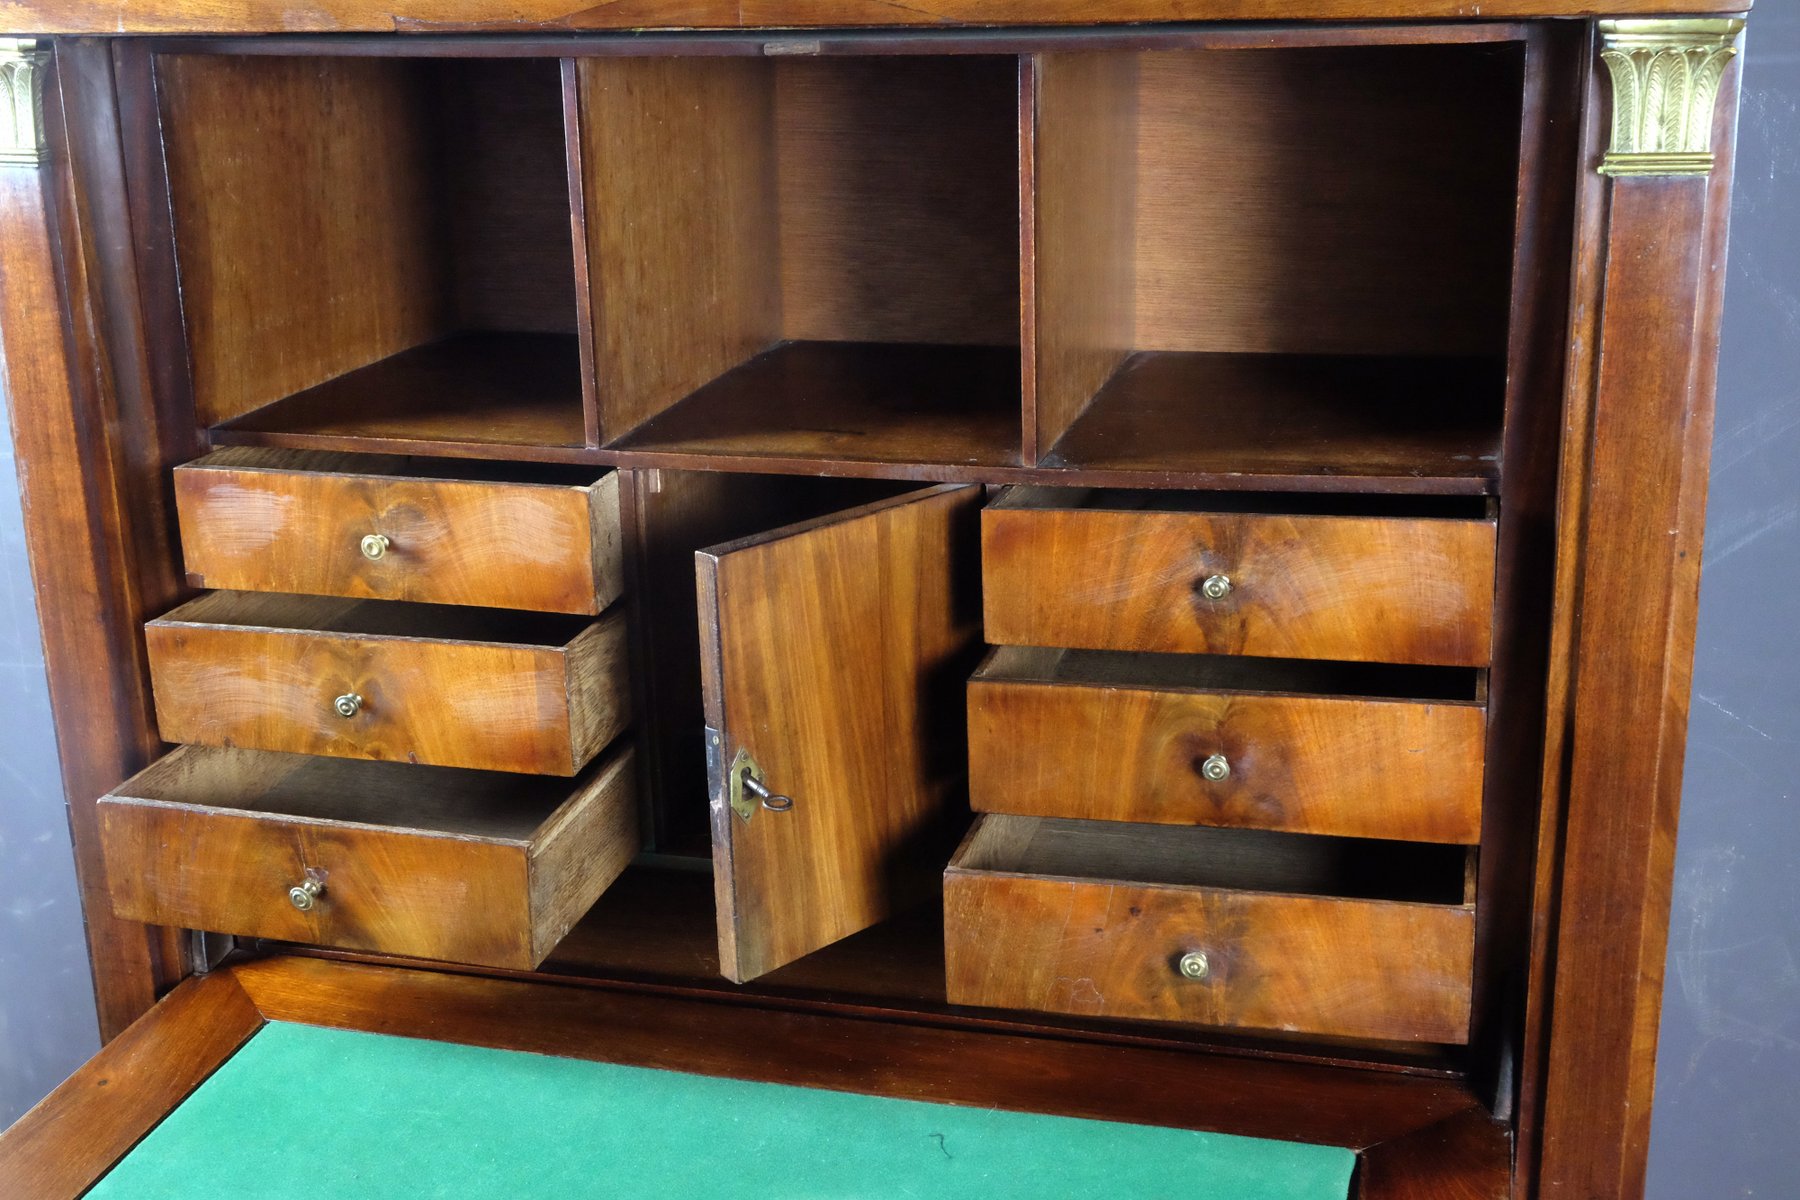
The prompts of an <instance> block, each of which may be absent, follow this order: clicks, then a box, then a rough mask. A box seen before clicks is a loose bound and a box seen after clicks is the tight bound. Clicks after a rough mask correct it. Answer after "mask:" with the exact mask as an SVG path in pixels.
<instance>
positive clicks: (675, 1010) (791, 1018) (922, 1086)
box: [233, 957, 1475, 1149]
mask: <svg viewBox="0 0 1800 1200" xmlns="http://www.w3.org/2000/svg"><path fill="white" fill-rule="evenodd" d="M233 973H234V974H235V975H236V977H237V978H238V979H239V980H240V982H241V983H242V984H243V986H244V987H245V989H246V990H247V991H248V992H249V993H250V994H251V996H252V997H253V998H254V999H255V1001H256V1003H257V1005H258V1006H259V1007H260V1008H261V1009H262V1010H263V1012H264V1013H265V1015H267V1016H268V1017H269V1018H270V1019H271V1020H296V1021H305V1022H310V1023H313V1024H328V1025H334V1026H339V1027H345V1028H352V1029H368V1030H371V1031H374V1032H385V1033H398V1034H403V1035H408V1036H414V1035H416V1034H417V1032H418V1031H420V1030H421V1029H422V1028H423V1025H422V1024H421V1022H429V1025H430V1036H432V1037H435V1038H438V1039H440V1040H444V1041H453V1042H463V1043H469V1044H476V1045H491V1046H498V1047H502V1048H508V1049H519V1050H528V1051H533V1052H536V1053H540V1054H558V1055H565V1056H571V1057H578V1058H590V1059H597V1060H599V1061H603V1062H621V1063H628V1064H632V1065H637V1066H646V1067H656V1068H661V1069H665V1070H676V1071H690V1072H694V1073H697V1074H703V1075H722V1076H726V1077H729V1078H737V1079H755V1080H765V1081H769V1082H780V1083H792V1084H798V1085H801V1086H808V1087H824V1088H831V1089H835V1090H841V1091H852V1092H863V1093H874V1094H878V1095H890V1096H898V1097H903V1098H907V1099H918V1100H936V1101H940V1102H944V1103H952V1104H972V1105H979V1106H985V1107H999V1108H1005V1109H1009V1110H1014V1111H1027V1112H1048V1113H1056V1114H1060V1115H1065V1116H1083V1117H1092V1118H1096V1119H1100V1120H1115V1121H1136V1122H1140V1123H1148V1124H1153V1125H1164V1126H1176V1127H1180V1128H1202V1129H1212V1130H1217V1131H1220V1132H1231V1133H1240V1134H1245V1135H1247V1136H1252V1137H1276V1138H1288V1139H1293V1140H1299V1141H1311V1142H1317V1143H1320V1144H1325V1145H1341V1146H1350V1147H1352V1148H1356V1149H1362V1148H1365V1147H1369V1146H1373V1145H1377V1144H1381V1143H1383V1142H1386V1141H1389V1140H1392V1139H1395V1138H1399V1137H1404V1136H1405V1135H1406V1134H1408V1133H1411V1132H1413V1131H1414V1130H1417V1129H1420V1128H1423V1127H1425V1126H1428V1125H1433V1124H1436V1123H1437V1122H1438V1121H1441V1120H1443V1119H1445V1118H1447V1117H1450V1116H1453V1115H1454V1114H1456V1113H1459V1112H1462V1111H1465V1110H1467V1109H1469V1108H1471V1107H1474V1104H1475V1102H1474V1100H1473V1097H1472V1096H1471V1095H1470V1094H1469V1093H1468V1091H1467V1090H1466V1089H1465V1088H1464V1087H1463V1085H1462V1084H1461V1083H1460V1082H1458V1081H1455V1080H1445V1079H1419V1078H1410V1077H1407V1076H1404V1075H1394V1074H1390V1073H1386V1072H1380V1071H1365V1070H1356V1069H1343V1068H1337V1067H1327V1066H1319V1065H1316V1064H1301V1063H1281V1062H1267V1061H1259V1060H1256V1059H1250V1058H1241V1057H1237V1056H1233V1055H1230V1054H1215V1053H1208V1052H1206V1051H1204V1050H1199V1051H1196V1050H1181V1049H1173V1048H1170V1047H1150V1046H1119V1045H1111V1046H1099V1045H1092V1044H1088V1043H1084V1042H1081V1041H1078V1040H1069V1039H1064V1038H1058V1037H1038V1036H1029V1035H1011V1036H1009V1035H1005V1034H994V1033H978V1032H974V1031H971V1030H961V1029H946V1028H942V1027H938V1026H934V1025H932V1024H930V1023H924V1022H909V1021H898V1022H879V1021H868V1020H863V1019H859V1018H857V1017H854V1016H835V1015H824V1014H817V1013H802V1012H793V1011H782V1010H781V1009H779V1008H777V1007H775V1006H773V1005H770V1004H768V1003H752V1004H721V1003H718V1002H716V1001H714V1000H710V999H703V998H695V997H689V996H679V995H672V994H668V993H666V992H660V991H646V990H644V989H637V988H630V987H620V986H616V985H614V986H609V985H604V984H602V985H587V986H581V985H571V984H570V983H568V982H567V981H565V982H564V983H563V984H562V985H561V986H557V985H547V984H545V983H543V982H538V981H515V980H505V979H483V978H478V977H473V976H468V975H450V974H445V973H441V972H431V971H417V970H405V969H397V968H395V967H376V966H364V965H353V964H345V963H336V962H328V961H321V960H318V959H312V958H306V959H300V958H293V957H275V958H270V959H265V960H262V961H259V962H251V963H245V964H243V965H241V966H239V967H237V968H235V970H234V972H233ZM951 1064H953V1065H954V1068H955V1069H947V1067H948V1065H951ZM1301 1097H1304V1098H1305V1100H1304V1102H1302V1103H1296V1099H1297V1098H1301Z"/></svg>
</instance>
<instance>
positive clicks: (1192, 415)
mask: <svg viewBox="0 0 1800 1200" xmlns="http://www.w3.org/2000/svg"><path fill="white" fill-rule="evenodd" d="M1505 382H1506V381H1505V372H1504V369H1503V367H1502V366H1501V365H1500V364H1498V363H1494V362H1489V361H1486V360H1481V359H1468V358H1441V359H1440V358H1412V357H1403V358H1391V357H1364V356H1349V355H1290V354H1225V353H1175V352H1145V353H1138V354H1134V355H1132V356H1131V357H1129V358H1128V359H1126V360H1125V362H1124V363H1123V364H1122V365H1121V366H1120V367H1119V369H1118V370H1117V371H1116V372H1114V374H1113V376H1112V377H1111V378H1110V379H1109V380H1108V381H1107V383H1106V385H1105V386H1104V387H1102V388H1101V389H1100V391H1099V393H1098V394H1097V395H1096V396H1095V397H1094V399H1093V400H1092V402H1090V403H1089V404H1088V406H1087V408H1086V409H1085V410H1084V411H1083V412H1082V413H1081V415H1080V416H1079V417H1077V418H1076V420H1075V422H1074V424H1073V425H1071V426H1070V428H1069V431H1068V432H1067V433H1065V434H1064V435H1063V436H1062V438H1061V439H1059V440H1058V441H1057V443H1056V444H1055V445H1054V446H1053V447H1051V449H1050V452H1049V453H1048V454H1047V455H1046V456H1045V458H1044V462H1043V465H1044V466H1048V467H1056V468H1064V469H1071V470H1080V471H1093V472H1099V473H1106V474H1111V473H1115V472H1122V473H1142V474H1144V475H1147V476H1162V477H1169V476H1196V475H1201V476H1207V475H1211V476H1223V475H1231V476H1238V477H1243V478H1252V479H1255V480H1258V481H1260V484H1261V485H1262V486H1268V487H1271V488H1296V489H1306V488H1307V487H1308V485H1309V483H1316V482H1317V481H1321V480H1326V479H1332V480H1340V481H1353V482H1355V483H1358V484H1363V485H1367V486H1369V487H1371V488H1375V489H1377V490H1385V489H1387V488H1389V487H1392V486H1393V485H1396V484H1408V485H1419V484H1424V485H1427V486H1430V487H1432V488H1434V489H1437V490H1442V491H1445V492H1469V491H1476V492H1480V491H1488V490H1491V489H1492V488H1493V486H1494V485H1495V483H1496V482H1497V480H1498V478H1499V471H1500V429H1501V405H1502V403H1503V392H1504V388H1505Z"/></svg>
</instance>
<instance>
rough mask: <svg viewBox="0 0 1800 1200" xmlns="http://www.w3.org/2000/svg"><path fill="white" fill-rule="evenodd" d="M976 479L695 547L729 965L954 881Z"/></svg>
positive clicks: (794, 951)
mask: <svg viewBox="0 0 1800 1200" xmlns="http://www.w3.org/2000/svg"><path fill="white" fill-rule="evenodd" d="M981 496H982V491H981V489H980V488H979V487H953V486H944V487H934V488H928V489H925V490H923V491H918V492H911V493H908V494H906V495H903V496H897V497H894V498H893V499H889V500H883V501H880V502H878V503H875V504H869V505H865V506H864V507H861V508H856V509H851V510H850V511H848V512H844V513H838V514H834V515H832V516H828V517H823V518H820V519H818V520H813V521H807V522H803V523H801V524H798V525H790V526H788V527H787V528H785V529H778V530H776V531H774V532H772V533H767V534H760V535H757V536H755V537H750V538H745V539H743V540H741V541H736V542H730V543H727V544H725V545H722V546H714V547H712V548H710V549H707V550H702V551H700V552H699V553H698V554H697V555H696V556H695V557H696V567H697V572H698V588H699V601H700V627H701V630H700V640H701V663H702V666H701V675H702V680H703V691H704V693H705V702H706V724H707V734H706V737H707V747H706V751H707V762H708V768H709V770H708V783H709V786H710V788H711V796H712V832H713V879H714V888H715V889H716V891H717V895H718V918H719V967H720V970H721V971H722V972H723V973H724V974H725V976H726V977H727V978H728V979H731V980H733V981H735V982H738V983H742V982H743V981H745V980H747V979H754V978H756V977H757V976H759V975H763V974H766V973H767V972H769V971H772V970H774V969H775V968H777V967H779V966H782V965H783V964H785V963H789V962H792V961H793V960H794V959H797V958H799V957H801V956H802V955H805V954H809V953H811V952H812V951H814V950H817V949H819V948H820V947H821V946H826V945H829V944H830V943H832V942H835V941H837V940H838V939H839V938H842V937H846V936H848V935H849V934H852V933H855V932H857V931H858V930H860V929H865V928H867V927H868V926H870V925H872V924H874V923H875V922H877V921H879V920H881V919H882V918H884V917H887V916H888V915H890V914H892V913H894V912H895V911H897V910H899V909H901V908H903V907H905V906H907V905H908V904H911V903H913V902H916V901H918V900H920V899H923V898H924V897H925V896H927V895H929V894H930V893H931V892H932V891H933V890H934V889H936V888H938V887H940V886H941V882H942V874H943V867H944V861H945V859H946V857H947V856H948V854H949V851H950V849H951V840H952V839H953V838H954V836H955V834H956V833H957V832H958V830H957V825H958V820H957V818H958V815H959V814H960V813H961V811H962V807H963V806H962V804H961V803H960V800H961V796H962V791H963V781H964V777H965V775H966V771H967V755H966V754H965V753H964V741H965V739H964V737H962V736H959V732H958V731H959V730H961V729H962V728H963V725H964V722H965V716H964V712H965V700H964V694H963V686H964V684H965V682H966V680H967V678H968V674H969V672H970V670H972V669H973V665H974V658H973V656H974V655H975V654H976V653H977V652H978V651H979V648H980V647H979V643H980V638H981V598H980V594H979V591H980V584H979V578H980V561H979V549H978V541H977V539H978V536H979V535H978V529H977V522H978V513H979V510H980V507H981Z"/></svg>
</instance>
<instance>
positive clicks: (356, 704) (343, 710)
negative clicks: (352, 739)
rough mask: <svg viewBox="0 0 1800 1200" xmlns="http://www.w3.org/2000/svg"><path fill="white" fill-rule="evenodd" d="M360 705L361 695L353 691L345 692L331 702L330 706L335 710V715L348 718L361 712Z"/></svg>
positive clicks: (361, 702)
mask: <svg viewBox="0 0 1800 1200" xmlns="http://www.w3.org/2000/svg"><path fill="white" fill-rule="evenodd" d="M362 705H363V699H362V697H361V696H359V695H357V694H356V693H355V692H346V693H344V694H343V695H342V696H339V697H338V698H337V699H336V700H333V701H332V702H331V707H332V708H333V709H334V710H335V711H336V712H337V715H338V716H340V717H343V718H344V719H345V720H349V719H350V718H351V717H354V716H355V715H356V714H357V713H359V712H361V711H362Z"/></svg>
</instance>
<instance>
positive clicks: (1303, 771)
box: [969, 646, 1487, 844]
mask: <svg viewBox="0 0 1800 1200" xmlns="http://www.w3.org/2000/svg"><path fill="white" fill-rule="evenodd" d="M1145 660H1154V661H1145ZM1263 661H1268V660H1263ZM1221 665H1223V668H1224V669H1220V667H1221ZM1232 665H1233V664H1231V661H1230V660H1215V659H1210V658H1206V657H1201V656H1194V657H1185V656H1184V657H1181V658H1175V657H1172V656H1171V657H1169V658H1164V657H1163V656H1151V655H1136V654H1131V655H1103V654H1097V653H1092V652H1082V651H1063V650H1040V649H1026V648H1023V647H1010V646H1009V647H1002V648H1000V649H998V650H995V651H994V652H993V653H992V654H990V655H989V657H988V660H987V662H986V663H984V664H983V665H982V668H981V670H980V671H978V672H976V674H975V676H974V678H973V679H971V680H970V681H969V804H970V807H972V808H974V809H975V811H977V812H994V813H1016V814H1021V815H1028V816H1046V817H1084V818H1093V819H1103V820H1113V821H1149V822H1157V823H1163V824H1174V825H1214V826H1231V827H1238V828H1246V829H1279V830H1288V831H1291V832H1295V833H1319V834H1336V835H1339V836H1343V837H1368V838H1400V839H1406V840H1411V841H1427V842H1461V843H1468V844H1473V843H1476V842H1479V841H1480V840H1481V787H1482V768H1483V761H1484V760H1483V754H1482V745H1483V741H1484V738H1485V735H1486V732H1487V719H1486V713H1485V711H1484V709H1483V706H1482V705H1480V704H1478V703H1475V702H1472V701H1466V700H1465V701H1460V702H1459V701H1446V700H1443V699H1436V700H1408V699H1396V698H1393V697H1369V696H1356V695H1354V694H1350V695H1320V694H1316V693H1310V692H1301V691H1295V690H1291V689H1292V686H1293V681H1292V680H1291V678H1290V676H1291V675H1292V674H1293V673H1292V672H1289V671H1284V670H1282V669H1280V667H1281V666H1282V665H1284V664H1272V665H1271V668H1270V669H1267V670H1264V671H1262V672H1260V676H1261V677H1260V678H1259V672H1258V671H1257V670H1256V669H1255V666H1254V665H1251V666H1249V667H1248V668H1247V669H1239V670H1235V671H1234V670H1232V669H1231V666H1232ZM1343 674H1344V675H1345V676H1347V678H1346V680H1345V687H1346V689H1347V690H1348V689H1353V688H1354V687H1355V685H1356V679H1355V672H1354V671H1345V672H1343ZM1213 755H1220V756H1223V757H1224V758H1225V760H1226V761H1227V762H1228V764H1229V774H1228V775H1227V777H1226V778H1224V779H1221V780H1213V779H1209V778H1207V777H1206V776H1205V775H1204V774H1203V773H1202V766H1203V764H1204V763H1205V762H1206V761H1207V760H1208V759H1209V758H1210V757H1211V756H1213Z"/></svg>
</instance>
